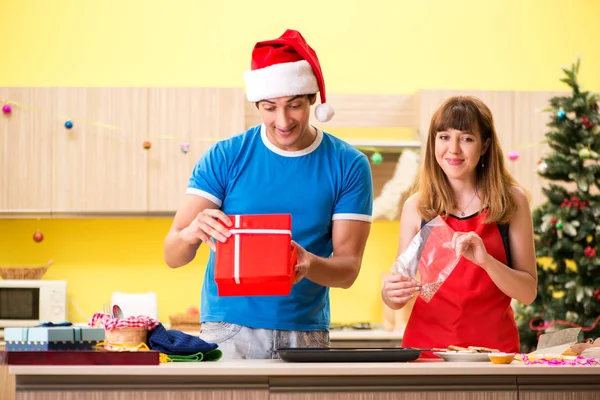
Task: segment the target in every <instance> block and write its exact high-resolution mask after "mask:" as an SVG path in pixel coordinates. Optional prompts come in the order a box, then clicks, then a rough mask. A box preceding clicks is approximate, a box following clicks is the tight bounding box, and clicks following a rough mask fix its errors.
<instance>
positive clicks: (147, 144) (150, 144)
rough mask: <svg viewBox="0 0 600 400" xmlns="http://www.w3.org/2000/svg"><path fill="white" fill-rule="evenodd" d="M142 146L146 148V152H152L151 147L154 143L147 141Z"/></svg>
mask: <svg viewBox="0 0 600 400" xmlns="http://www.w3.org/2000/svg"><path fill="white" fill-rule="evenodd" d="M142 146H144V149H145V150H150V147H152V143H150V142H149V141H147V140H146V141H145V142H144V143H143V145H142Z"/></svg>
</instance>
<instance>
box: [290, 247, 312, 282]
mask: <svg viewBox="0 0 600 400" xmlns="http://www.w3.org/2000/svg"><path fill="white" fill-rule="evenodd" d="M292 246H294V247H295V248H296V255H297V259H296V267H295V268H296V279H295V280H294V283H298V282H300V281H301V280H302V278H304V277H305V276H306V274H308V270H309V269H310V264H311V262H310V260H311V254H310V253H309V252H308V251H306V250H305V249H304V247H302V246H300V245H299V244H298V243H296V242H294V241H293V240H292Z"/></svg>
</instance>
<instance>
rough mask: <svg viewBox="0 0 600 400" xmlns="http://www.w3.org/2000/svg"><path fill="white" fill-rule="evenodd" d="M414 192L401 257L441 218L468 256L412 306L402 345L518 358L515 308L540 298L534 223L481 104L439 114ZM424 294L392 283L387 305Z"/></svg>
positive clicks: (449, 103)
mask: <svg viewBox="0 0 600 400" xmlns="http://www.w3.org/2000/svg"><path fill="white" fill-rule="evenodd" d="M412 193H413V194H412V196H411V197H410V198H408V199H407V201H406V202H405V204H404V206H403V209H402V217H401V222H400V242H399V245H398V254H401V253H402V252H403V251H404V250H405V249H406V248H407V246H408V244H409V243H410V241H411V240H412V238H413V237H414V236H415V235H416V234H417V233H418V231H419V229H420V228H421V226H423V225H424V224H425V223H426V222H427V221H430V220H432V219H433V218H435V217H437V216H438V215H439V216H442V217H443V218H444V219H445V221H446V223H447V224H448V225H449V226H450V227H451V228H452V229H453V230H454V231H455V232H456V233H455V234H454V237H453V239H452V242H451V243H449V246H450V247H451V248H452V249H454V250H455V251H456V254H457V255H458V256H462V257H461V258H460V260H459V262H458V264H457V265H456V267H455V268H454V270H453V271H452V273H451V274H450V276H448V278H447V279H446V281H445V282H444V283H443V284H442V286H441V287H440V288H439V290H438V291H437V292H436V294H435V295H434V296H433V298H432V299H431V300H430V302H429V303H426V302H425V301H423V300H422V299H421V298H420V297H418V298H417V299H416V301H415V303H414V307H413V310H412V312H411V316H410V318H409V320H408V323H407V326H406V330H405V333H404V337H403V340H402V346H403V347H418V348H447V347H448V346H450V345H455V346H461V347H468V346H479V347H487V348H492V349H498V350H500V351H505V352H518V351H519V347H520V346H519V332H518V330H517V326H516V323H515V321H514V316H513V311H512V308H511V299H516V300H519V301H521V302H523V303H525V304H530V303H532V302H533V300H534V299H535V297H536V294H537V269H536V259H535V250H534V243H533V242H534V240H533V223H532V219H531V212H530V209H529V200H528V197H527V196H526V194H525V193H524V191H523V190H522V189H521V188H520V187H519V186H518V184H517V182H516V181H515V179H514V178H513V177H512V176H511V175H510V173H509V172H508V171H507V170H506V168H505V166H504V157H503V154H502V149H501V148H500V143H499V141H498V137H497V135H496V130H495V128H494V121H493V117H492V113H491V111H490V110H489V108H488V107H487V106H486V105H485V104H484V103H483V102H482V101H481V100H480V99H478V98H475V97H462V96H460V97H452V98H449V99H448V100H446V101H445V102H444V103H443V104H442V105H441V106H440V108H439V109H438V110H437V111H436V112H435V114H434V115H433V117H432V119H431V124H430V128H429V134H428V137H427V147H426V149H425V159H424V162H423V166H422V169H421V172H420V176H419V178H418V180H417V181H416V184H415V186H414V188H413V191H412ZM418 290H419V284H418V282H416V281H415V280H414V279H410V278H408V277H405V276H401V275H392V276H389V277H388V278H387V280H386V282H385V284H384V287H383V290H382V297H383V300H384V302H385V303H386V304H387V305H388V306H389V307H391V308H392V309H400V308H402V307H404V306H405V305H406V303H407V302H409V301H410V300H411V299H412V298H413V297H414V296H415V295H416V294H418V293H417V292H418Z"/></svg>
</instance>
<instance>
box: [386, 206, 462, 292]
mask: <svg viewBox="0 0 600 400" xmlns="http://www.w3.org/2000/svg"><path fill="white" fill-rule="evenodd" d="M453 236H454V229H452V228H451V227H450V226H448V224H446V222H445V221H444V219H443V218H441V217H436V218H434V219H432V220H431V221H429V222H428V223H427V224H425V225H424V226H423V227H422V228H421V230H420V231H419V232H418V233H417V234H416V235H415V237H414V238H413V239H412V241H411V242H410V244H409V245H408V247H407V248H406V250H405V251H404V252H403V253H402V254H400V255H399V256H398V258H396V261H395V262H394V264H393V265H392V267H391V270H392V272H394V273H395V274H399V275H404V276H407V277H409V278H413V279H416V280H418V281H419V282H420V283H421V290H420V292H419V297H421V298H422V299H423V300H424V301H425V302H427V303H429V301H430V300H431V299H432V298H433V296H434V295H435V293H436V292H437V291H438V289H439V288H440V286H442V284H443V283H444V281H445V280H446V278H448V276H449V275H450V273H451V272H452V271H453V270H454V267H456V264H457V263H458V260H459V259H460V256H457V255H456V251H455V250H453V249H452V248H451V246H450V244H451V243H452V237H453Z"/></svg>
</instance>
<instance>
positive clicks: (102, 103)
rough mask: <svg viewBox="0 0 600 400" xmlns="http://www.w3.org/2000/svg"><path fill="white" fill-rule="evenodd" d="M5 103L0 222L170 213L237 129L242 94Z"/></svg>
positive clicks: (15, 96) (15, 98) (89, 93)
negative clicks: (198, 167) (207, 155)
mask: <svg viewBox="0 0 600 400" xmlns="http://www.w3.org/2000/svg"><path fill="white" fill-rule="evenodd" d="M7 101H8V102H9V104H10V105H11V106H12V112H11V113H10V114H7V115H0V143H1V144H2V146H0V163H1V164H0V166H1V167H2V170H1V171H0V214H2V215H4V216H6V215H8V216H13V215H17V216H18V215H26V216H27V215H45V214H48V213H53V214H57V215H60V214H66V215H74V214H82V215H87V214H107V215H121V214H129V215H135V214H146V213H156V212H158V213H174V212H175V211H176V210H177V208H178V206H179V203H180V201H181V199H182V197H183V195H184V193H185V189H186V187H187V183H188V179H189V176H190V174H191V172H192V168H193V166H194V165H195V163H196V161H197V160H198V159H199V158H200V156H201V155H202V153H203V152H204V151H206V149H207V148H208V147H209V146H210V145H212V144H213V143H214V142H216V141H217V140H219V139H222V138H226V137H230V136H233V135H236V134H238V133H240V132H242V131H243V129H244V103H245V97H244V93H243V90H242V89H241V88H85V87H83V88H0V104H2V105H3V104H4V103H5V102H7ZM67 121H69V122H70V124H72V126H70V128H69V127H67V126H66V125H65V124H66V123H67ZM146 144H148V146H146ZM182 145H185V146H186V147H184V148H187V145H189V151H188V152H187V154H186V153H185V152H184V151H182Z"/></svg>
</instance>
